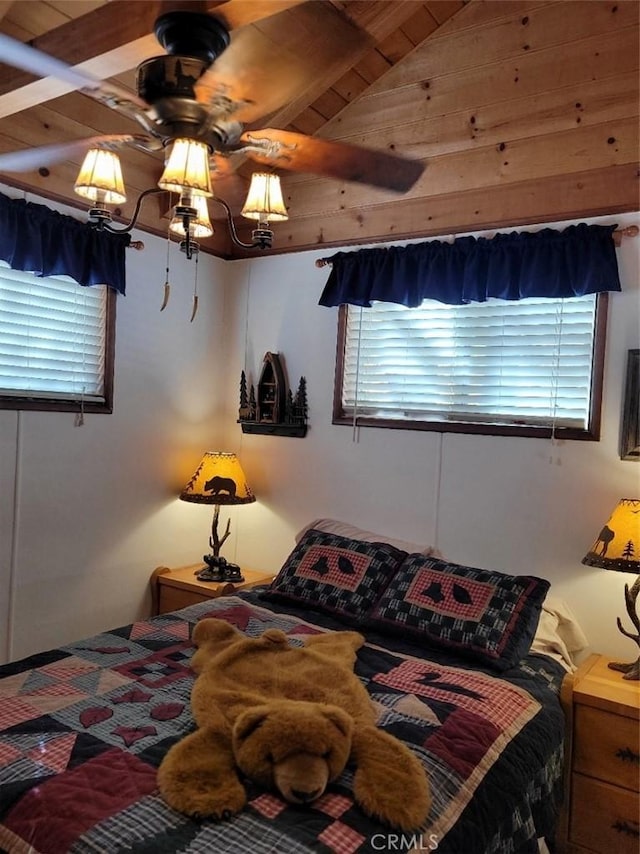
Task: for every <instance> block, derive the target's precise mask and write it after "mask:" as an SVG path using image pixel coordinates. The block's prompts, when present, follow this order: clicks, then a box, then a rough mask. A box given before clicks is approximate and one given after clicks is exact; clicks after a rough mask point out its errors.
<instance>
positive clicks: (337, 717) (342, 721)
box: [322, 706, 353, 738]
mask: <svg viewBox="0 0 640 854" xmlns="http://www.w3.org/2000/svg"><path fill="white" fill-rule="evenodd" d="M322 714H323V715H324V716H325V717H326V718H328V719H329V720H330V721H331V723H332V724H333V725H334V726H335V728H336V729H337V730H339V731H340V732H341V733H342V735H343V736H344V737H345V738H351V736H352V734H353V718H352V717H351V715H348V714H347V713H346V712H343V711H342V709H339V708H338V707H337V706H335V707H331V706H327V707H325V708H324V709H323V710H322Z"/></svg>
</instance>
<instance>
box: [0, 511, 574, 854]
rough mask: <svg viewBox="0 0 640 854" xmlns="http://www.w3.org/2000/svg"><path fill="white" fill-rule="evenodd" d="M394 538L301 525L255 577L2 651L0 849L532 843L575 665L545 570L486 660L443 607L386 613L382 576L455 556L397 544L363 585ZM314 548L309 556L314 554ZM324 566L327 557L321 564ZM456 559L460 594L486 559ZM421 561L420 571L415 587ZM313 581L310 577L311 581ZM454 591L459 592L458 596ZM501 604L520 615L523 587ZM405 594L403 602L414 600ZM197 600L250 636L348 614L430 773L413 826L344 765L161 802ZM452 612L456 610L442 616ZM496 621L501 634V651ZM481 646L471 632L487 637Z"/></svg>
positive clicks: (384, 711) (376, 693)
mask: <svg viewBox="0 0 640 854" xmlns="http://www.w3.org/2000/svg"><path fill="white" fill-rule="evenodd" d="M347 542H348V543H349V544H350V545H348V546H347V545H345V543H347ZM357 543H360V544H361V545H356V544H357ZM390 550H394V551H395V550H396V549H395V546H392V545H389V544H388V543H386V542H382V541H379V542H373V541H366V540H355V539H352V538H344V537H341V535H338V534H335V533H333V532H327V531H323V530H320V529H319V528H314V527H313V526H312V527H311V528H309V529H308V530H306V531H304V532H303V533H302V535H301V537H300V540H299V542H298V543H297V544H296V546H295V548H294V551H293V552H292V554H291V555H290V556H289V558H288V559H287V561H286V562H285V564H284V566H283V568H282V570H281V572H280V573H279V574H278V576H277V578H276V579H275V581H274V582H273V584H272V585H270V586H269V587H266V588H256V589H253V590H249V591H243V592H242V593H240V594H238V595H235V596H229V597H224V598H220V599H216V600H211V601H208V602H203V603H199V604H197V605H193V606H190V607H188V608H185V609H182V610H180V611H175V612H171V613H168V614H164V615H161V616H159V617H155V618H153V619H150V620H145V621H140V622H136V623H134V624H132V625H129V626H125V627H121V628H117V629H114V630H112V631H108V632H105V633H102V634H100V635H97V636H95V637H93V638H90V639H85V640H82V641H78V642H76V643H72V644H68V645H66V646H63V647H60V648H59V649H54V650H49V651H47V652H43V653H41V654H38V655H35V656H32V657H30V658H28V659H24V660H22V661H18V662H14V663H11V664H8V665H5V666H3V667H2V668H0V698H1V699H0V727H1V730H0V850H1V851H3V852H11V854H21V852H34V854H38V852H39V853H40V854H62V852H73V854H84V852H109V854H111V852H116V851H118V852H119V851H130V852H138V854H142V852H145V854H146V853H147V852H148V854H151V852H152V853H153V854H162V852H203V851H211V852H231V851H233V852H236V851H251V852H254V854H262V852H264V853H265V854H266V852H283V854H285V853H286V852H292V854H305V852H311V851H314V852H327V854H329V852H335V854H355V852H374V851H410V850H418V851H424V850H437V851H439V852H444V854H476V852H477V854H492V852H504V853H505V854H507V852H513V854H536V852H538V850H539V847H538V840H539V839H544V838H545V837H546V838H547V839H553V835H554V832H555V826H556V821H557V815H558V809H559V805H560V801H561V796H562V777H563V743H564V738H563V736H564V716H563V713H562V709H561V705H560V701H559V691H560V686H561V683H562V680H563V678H564V676H565V675H566V673H567V668H568V667H570V666H571V665H570V662H569V663H568V662H567V660H566V659H567V655H566V651H567V648H566V646H565V642H566V637H567V636H566V634H565V635H564V637H563V636H562V633H561V632H556V631H555V628H556V627H557V625H558V624H559V622H562V620H560V619H558V620H556V621H555V623H554V622H553V621H554V617H553V614H554V613H557V612H554V610H553V608H551V607H549V606H548V605H547V602H548V596H547V595H546V594H547V590H546V588H547V587H548V585H546V583H545V584H542V585H541V589H540V590H538V591H537V595H538V596H540V595H542V594H544V595H542V599H541V600H540V602H539V604H538V607H537V616H536V625H535V626H534V629H533V633H532V637H531V638H529V639H528V640H527V641H526V643H527V650H526V654H524V655H521V654H520V652H519V651H518V650H517V649H513V650H511V654H515V655H516V656H517V661H516V662H515V663H514V664H512V665H510V666H508V667H504V662H501V663H500V664H499V665H498V667H496V662H495V661H491V658H490V656H489V657H487V656H486V655H485V656H484V657H483V655H482V654H480V652H479V651H478V650H475V651H474V652H473V654H472V655H471V657H470V656H469V655H468V650H466V649H461V647H460V643H459V641H458V639H457V638H456V635H455V632H454V631H453V629H451V625H452V624H450V623H448V622H447V620H446V619H445V617H446V614H445V616H444V617H443V616H442V613H441V614H439V616H440V622H439V623H437V624H436V629H435V630H433V627H430V629H429V630H430V631H432V634H433V637H431V638H430V640H429V641H428V642H427V640H426V637H425V632H424V629H425V625H424V622H423V623H421V624H420V625H418V627H417V628H416V625H412V624H411V619H410V616H407V614H405V613H400V617H399V618H398V619H399V620H400V625H399V626H398V625H396V626H393V625H392V624H391V623H392V621H391V620H390V616H391V617H392V616H394V614H395V616H396V617H398V607H399V605H398V601H399V600H398V596H400V598H401V594H402V590H403V589H404V588H403V587H402V584H400V586H399V587H398V586H397V585H396V587H397V589H396V591H395V594H394V593H393V592H392V591H391V588H393V583H394V582H397V581H398V579H402V577H403V573H404V575H407V572H408V571H409V575H410V577H412V578H414V579H415V578H416V577H417V573H418V572H427V575H425V576H424V578H423V581H422V582H421V586H422V593H424V592H425V590H427V592H428V591H430V593H431V598H430V599H429V602H430V603H431V604H433V602H432V600H434V599H435V600H438V599H440V598H441V597H442V595H443V593H442V591H443V590H444V592H445V594H446V587H447V584H449V582H450V581H451V578H449V575H450V574H451V573H450V572H449V571H445V570H443V568H442V566H441V565H440V564H442V563H443V561H442V560H440V559H439V558H437V557H434V556H433V555H432V554H430V553H429V550H426V549H425V550H423V552H424V551H427V554H424V553H418V552H415V553H408V552H406V551H404V550H397V551H398V552H399V557H398V556H395V557H398V560H399V563H397V564H396V565H395V566H394V568H393V570H391V569H388V567H387V569H388V573H387V575H386V576H385V577H384V579H383V580H382V581H381V582H380V584H379V585H378V586H376V585H373V587H374V588H375V589H370V587H367V586H366V585H365V586H364V587H363V579H364V580H365V581H366V580H371V578H378V579H379V577H380V574H381V570H380V566H378V565H377V564H376V562H375V560H373V559H369V558H370V555H371V553H373V552H375V553H376V555H377V556H378V557H380V554H382V555H383V558H384V560H388V559H389V555H391V554H392V552H391V551H390ZM322 555H324V556H325V563H324V564H323V563H322V561H320V563H319V556H322ZM363 555H364V557H363ZM327 556H329V558H330V560H329V564H330V563H331V559H335V558H336V556H338V557H341V558H342V560H343V563H342V565H341V566H342V570H341V571H342V572H343V574H344V570H345V567H346V563H344V560H345V559H346V560H348V561H349V562H350V564H351V567H352V568H355V572H351V573H348V575H349V578H348V588H349V589H347V590H346V593H345V589H346V588H345V586H344V584H343V585H342V587H341V588H340V589H339V590H338V593H337V594H336V591H335V589H334V590H333V591H332V590H331V583H330V579H331V574H332V572H334V571H337V570H334V569H332V568H331V566H329V570H327V563H326V558H327ZM385 556H386V557H385ZM409 558H411V560H410V561H409V570H407V561H408V559H409ZM358 561H360V564H362V566H364V567H365V569H364V570H363V569H362V566H361V565H360V564H359V563H358ZM374 564H375V565H374ZM372 565H373V573H372V574H371V573H370V570H371V568H372ZM312 566H316V569H315V570H312V571H310V567H312ZM416 566H417V567H418V569H416ZM446 566H447V570H452V568H453V569H456V566H455V565H451V564H449V563H447V564H446ZM305 567H306V570H305ZM322 567H324V570H326V571H324V572H322V573H319V569H321V568H322ZM464 569H465V571H467V574H466V576H463V575H460V574H455V573H454V574H453V575H452V576H451V577H452V578H453V579H454V581H453V584H454V588H452V590H453V589H455V586H457V593H458V596H457V598H458V599H460V598H461V599H463V600H464V599H465V596H468V591H469V590H471V591H472V592H473V593H474V595H476V593H477V592H480V593H481V592H482V581H481V580H478V579H479V577H478V575H477V573H478V572H483V571H482V570H475V569H473V568H471V569H473V572H474V573H475V574H474V575H473V578H469V577H468V571H469V569H470V568H464ZM367 573H370V574H367ZM354 575H357V576H358V578H359V583H356V581H355V580H354V578H353V576H354ZM382 575H383V576H384V575H385V572H384V571H383V572H382ZM315 576H318V578H316V577H315ZM434 578H435V579H436V581H437V585H440V593H439V595H437V596H434V595H433V594H434V589H435V588H433V584H434V582H433V579H434ZM463 578H464V579H465V580H463V581H462V583H460V582H461V579H463ZM425 579H426V580H429V579H431V580H430V581H429V584H427V587H426V588H425V586H424V581H425ZM314 581H317V582H318V585H319V586H318V585H316V587H315V588H314V585H313V582H314ZM301 590H302V593H301ZM381 591H382V592H383V593H384V595H385V596H386V599H384V597H383V596H382V595H381ZM398 591H400V593H399V592H398ZM465 591H467V592H466V593H465ZM541 591H542V592H541ZM529 592H530V591H529ZM336 595H337V599H336ZM394 595H395V597H396V598H395V599H394ZM412 595H413V596H414V598H415V588H414V590H413V593H412ZM332 597H333V598H332ZM363 597H364V599H367V597H369V599H368V601H367V602H363V601H362V599H363ZM408 598H409V599H410V598H411V597H408ZM445 598H446V596H445ZM405 599H406V600H407V601H408V599H407V597H405ZM338 600H339V604H340V606H341V607H338V608H336V607H335V605H336V601H338ZM371 602H373V604H374V606H375V607H374V608H373V609H372V608H371V607H369V606H370V604H371ZM390 603H391V604H390ZM405 604H406V602H405ZM436 604H438V602H437V601H436ZM440 604H442V603H440ZM365 606H366V607H365ZM458 606H461V607H463V610H464V609H466V611H467V612H469V609H470V608H471V605H470V604H469V603H468V602H466V601H463V602H462V603H460V602H458V603H457V605H456V607H458ZM476 606H477V602H476V604H475V605H474V607H476ZM343 607H346V612H344V611H343V610H342V609H343ZM354 608H356V610H355V611H354V610H353V609H354ZM358 609H360V610H358ZM485 610H487V609H486V608H485ZM515 610H518V615H517V616H518V619H520V617H521V611H522V610H523V607H522V603H520V605H519V606H518V608H516V609H515ZM535 610H536V609H534V611H535ZM374 611H375V612H376V613H377V616H375V615H373V614H374ZM415 611H416V609H415V607H413V606H412V613H413V615H414V616H415ZM440 611H442V608H440ZM430 614H431V612H430ZM545 614H546V622H545V620H544V619H541V615H542V616H543V617H544V616H545ZM372 615H373V616H372ZM423 616H424V615H423ZM204 617H217V618H219V619H223V620H226V621H228V622H230V623H232V624H233V625H234V626H236V627H237V628H238V629H240V630H241V631H242V632H244V633H245V634H247V635H248V636H252V637H255V636H257V635H260V634H262V632H263V631H265V630H266V629H268V628H279V629H282V630H283V631H285V632H286V633H287V635H288V637H289V639H290V643H292V644H301V643H303V642H304V638H305V637H307V636H308V635H309V634H314V633H317V632H324V631H332V630H341V629H345V628H353V627H354V626H355V627H357V628H358V630H359V631H361V632H362V633H363V634H364V635H365V637H366V639H367V643H366V645H365V646H364V647H363V648H362V649H361V650H360V651H359V653H358V662H357V667H356V672H357V673H358V676H359V677H360V678H361V679H362V681H363V682H364V684H365V685H366V687H367V689H368V691H369V693H370V695H371V698H372V701H373V702H374V703H375V704H376V708H377V710H378V725H379V726H381V727H382V728H384V729H386V730H387V731H389V732H390V733H392V734H393V735H395V736H396V737H398V738H400V739H402V740H403V741H404V742H405V743H406V744H408V745H409V746H410V748H411V749H412V750H413V751H414V752H415V753H416V755H417V756H418V757H419V758H420V759H421V760H422V762H423V764H424V767H425V769H426V771H427V774H428V777H429V780H430V783H431V787H432V794H433V806H432V810H431V814H430V816H429V821H428V824H427V825H426V826H425V827H424V828H422V829H421V832H419V833H415V834H406V833H405V834H402V833H399V832H398V831H395V830H394V829H393V828H389V827H387V826H384V825H382V824H380V823H378V822H376V821H375V820H373V819H370V818H367V817H366V816H365V815H364V813H362V811H361V810H360V809H359V808H358V807H357V805H356V804H355V803H354V801H353V798H352V797H351V774H352V772H351V770H350V769H349V768H347V770H346V771H345V773H344V774H343V775H342V776H341V777H340V778H339V779H338V780H337V781H336V783H334V784H332V785H331V786H330V787H329V789H328V790H327V791H326V792H325V794H324V795H323V796H322V797H321V798H320V799H319V800H318V801H316V802H314V804H312V805H311V806H306V807H297V806H293V805H289V804H287V803H286V802H284V801H283V800H281V799H280V798H279V797H278V796H277V795H276V794H275V793H274V792H270V791H265V790H260V789H259V788H258V787H256V786H254V785H253V784H251V783H249V782H247V791H248V805H247V807H246V808H245V810H244V811H243V812H242V813H241V814H239V815H238V816H236V817H234V818H233V819H231V820H230V821H226V822H221V823H216V822H213V821H210V820H206V819H205V820H201V821H194V820H191V819H190V818H188V817H186V816H184V815H181V814H179V813H177V812H175V811H173V810H172V809H171V808H170V807H168V806H167V805H166V804H165V803H164V802H163V800H162V798H161V797H160V795H159V793H158V790H157V786H156V770H157V767H158V765H159V764H160V762H161V760H162V757H163V756H164V755H165V753H166V751H167V750H168V748H169V747H170V746H171V745H172V744H173V743H175V742H176V741H177V740H178V739H180V738H181V737H183V736H184V735H185V734H187V733H188V732H189V731H191V729H192V728H193V720H192V717H191V713H190V708H189V696H190V690H191V686H192V684H193V679H194V675H193V673H192V671H191V670H190V667H189V662H190V658H191V655H192V653H193V646H192V644H191V641H190V638H191V634H192V631H193V627H194V626H195V624H196V622H197V621H198V620H200V619H202V618H204ZM531 619H532V618H531V616H529V622H530V621H531ZM443 621H444V622H443ZM550 621H551V622H550ZM459 622H460V620H457V623H456V620H454V621H453V625H454V627H455V625H456V624H459ZM564 622H565V624H566V623H567V619H566V618H564ZM568 622H569V623H570V622H571V621H570V620H569V621H568ZM512 623H513V621H512ZM543 624H544V630H538V629H537V627H538V626H540V627H542V626H543ZM443 625H444V629H443ZM570 628H571V630H572V631H574V636H575V632H577V633H578V636H579V632H578V630H577V629H575V628H574V627H573V626H570ZM447 631H448V633H447ZM504 634H505V632H504V631H503V632H502V637H501V638H499V639H498V646H500V644H502V646H501V647H500V648H501V650H502V652H503V653H504V643H503V641H504ZM452 638H453V640H452ZM464 640H465V642H466V641H468V638H465V639H464ZM472 645H473V644H472ZM569 645H571V644H569ZM575 646H576V644H574V647H575ZM489 649H490V646H486V645H485V648H484V650H485V652H487V650H489Z"/></svg>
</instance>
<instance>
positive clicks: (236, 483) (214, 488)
mask: <svg viewBox="0 0 640 854" xmlns="http://www.w3.org/2000/svg"><path fill="white" fill-rule="evenodd" d="M180 498H181V500H182V501H190V502H192V503H194V504H213V505H214V511H213V522H212V525H211V537H210V538H209V545H210V547H211V550H212V553H211V554H210V555H203V558H202V559H203V560H204V562H205V563H206V564H207V566H206V567H204V568H203V569H202V570H201V571H200V572H198V573H197V575H198V578H199V579H200V580H201V581H243V580H244V579H243V577H242V573H241V572H240V567H238V566H236V564H233V563H227V561H226V560H225V558H223V557H220V548H221V546H222V544H223V543H224V541H225V540H226V539H227V537H228V536H229V534H230V533H231V520H230V519H227V526H226V528H225V532H224V534H223V535H222V537H220V536H219V535H218V520H219V517H220V505H221V504H251V503H253V502H254V501H255V500H256V497H255V495H254V494H253V492H252V491H251V488H250V487H249V484H248V483H247V479H246V477H245V474H244V472H243V470H242V466H241V465H240V461H239V460H238V458H237V456H236V455H235V454H232V453H227V452H225V451H207V452H206V453H205V454H204V456H203V457H202V459H201V460H200V463H199V464H198V467H197V469H196V470H195V472H194V474H193V475H192V476H191V479H190V480H189V482H188V483H187V485H186V486H185V487H184V489H183V490H182V492H181V493H180Z"/></svg>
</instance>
